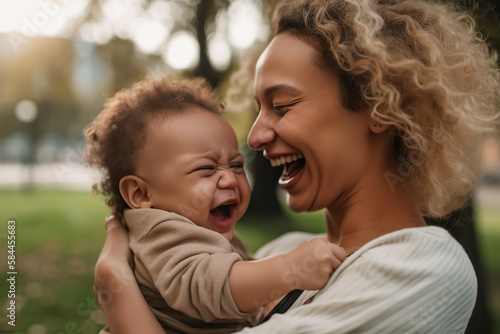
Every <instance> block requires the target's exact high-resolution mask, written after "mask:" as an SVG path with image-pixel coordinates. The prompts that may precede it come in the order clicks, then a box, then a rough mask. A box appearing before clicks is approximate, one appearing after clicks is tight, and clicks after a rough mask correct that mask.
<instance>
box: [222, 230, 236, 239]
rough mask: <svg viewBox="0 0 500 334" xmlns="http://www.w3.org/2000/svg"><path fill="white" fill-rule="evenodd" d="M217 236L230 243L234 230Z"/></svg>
mask: <svg viewBox="0 0 500 334" xmlns="http://www.w3.org/2000/svg"><path fill="white" fill-rule="evenodd" d="M219 234H220V235H222V236H223V237H224V238H226V239H227V241H229V242H231V240H233V237H234V229H231V230H229V231H226V232H222V233H221V232H219Z"/></svg>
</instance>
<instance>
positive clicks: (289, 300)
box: [261, 252, 354, 323]
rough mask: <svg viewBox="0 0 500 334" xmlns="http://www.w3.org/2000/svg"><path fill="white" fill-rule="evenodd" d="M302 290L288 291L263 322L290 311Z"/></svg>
mask: <svg viewBox="0 0 500 334" xmlns="http://www.w3.org/2000/svg"><path fill="white" fill-rule="evenodd" d="M352 253H354V252H352ZM352 253H350V254H347V256H346V258H348V257H349V256H351V255H352ZM302 292H304V290H292V291H290V292H289V293H287V295H286V296H285V297H283V299H282V300H280V302H279V303H278V305H276V306H275V307H274V308H273V309H272V310H271V312H269V313H268V314H267V315H266V317H265V318H264V320H262V322H261V323H263V322H266V321H268V320H269V318H271V317H272V316H273V315H274V314H277V313H278V314H281V313H285V312H286V311H288V309H289V308H290V307H291V306H292V304H293V303H295V301H296V300H297V299H298V298H299V297H300V295H301V294H302Z"/></svg>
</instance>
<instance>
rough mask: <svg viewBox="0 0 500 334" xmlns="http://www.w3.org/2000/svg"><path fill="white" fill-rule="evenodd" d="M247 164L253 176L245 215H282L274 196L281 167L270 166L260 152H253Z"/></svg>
mask: <svg viewBox="0 0 500 334" xmlns="http://www.w3.org/2000/svg"><path fill="white" fill-rule="evenodd" d="M249 165H250V170H251V173H252V176H253V177H254V184H253V188H252V197H251V199H250V205H249V206H248V210H247V212H246V214H245V217H258V216H265V217H266V218H277V217H280V218H282V217H284V213H283V211H282V210H281V206H280V202H279V200H278V198H277V196H276V185H277V182H278V178H279V176H280V175H281V171H282V169H281V168H272V167H271V164H270V163H269V160H267V159H266V158H264V156H263V155H262V153H260V152H257V153H254V157H253V158H252V159H251V160H250V161H249Z"/></svg>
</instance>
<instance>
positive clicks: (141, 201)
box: [120, 175, 152, 209]
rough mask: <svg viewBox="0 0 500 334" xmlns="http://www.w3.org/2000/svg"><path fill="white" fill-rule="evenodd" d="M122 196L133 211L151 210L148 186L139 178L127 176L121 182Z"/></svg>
mask: <svg viewBox="0 0 500 334" xmlns="http://www.w3.org/2000/svg"><path fill="white" fill-rule="evenodd" d="M120 194H121V195H122V198H123V200H124V201H125V202H126V203H127V204H128V206H129V207H131V208H132V209H141V208H151V206H152V203H151V198H150V197H149V192H148V184H147V183H146V182H145V181H144V180H143V179H141V178H140V177H138V176H135V175H127V176H124V177H122V179H121V180H120Z"/></svg>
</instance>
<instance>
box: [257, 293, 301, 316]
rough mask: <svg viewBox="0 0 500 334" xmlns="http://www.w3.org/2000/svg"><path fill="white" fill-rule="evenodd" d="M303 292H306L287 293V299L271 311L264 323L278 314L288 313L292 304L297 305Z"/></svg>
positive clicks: (284, 298)
mask: <svg viewBox="0 0 500 334" xmlns="http://www.w3.org/2000/svg"><path fill="white" fill-rule="evenodd" d="M302 292H304V290H292V291H290V292H289V293H287V295H286V296H285V297H283V299H282V300H280V302H279V303H278V305H276V306H275V307H274V308H273V309H272V310H271V312H269V313H268V314H267V315H266V317H265V318H264V320H262V322H266V321H267V320H269V318H271V317H272V316H273V315H274V314H276V313H278V314H279V313H285V312H286V311H288V309H289V308H290V306H292V304H293V303H295V301H296V300H297V298H299V296H300V295H301V294H302ZM262 322H261V323H262Z"/></svg>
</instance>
